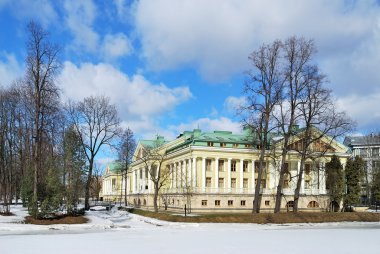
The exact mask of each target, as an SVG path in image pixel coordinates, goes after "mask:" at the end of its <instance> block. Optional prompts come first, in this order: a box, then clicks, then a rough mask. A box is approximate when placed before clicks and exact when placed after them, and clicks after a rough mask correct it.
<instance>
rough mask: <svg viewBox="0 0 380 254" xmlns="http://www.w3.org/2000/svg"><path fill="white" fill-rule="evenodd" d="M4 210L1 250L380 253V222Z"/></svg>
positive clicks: (5, 253)
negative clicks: (28, 218)
mask: <svg viewBox="0 0 380 254" xmlns="http://www.w3.org/2000/svg"><path fill="white" fill-rule="evenodd" d="M12 212H14V213H15V214H16V216H11V217H4V216H0V246H1V247H0V253H1V254H13V253H38V254H41V253H54V254H60V253H65V254H67V253H70V254H76V253H81V254H83V253H139V254H143V253H167V254H170V253H181V254H182V253H229V254H231V253H235V252H236V253H255V252H256V253H281V254H283V253H292V254H296V253H308V254H309V253H310V254H311V253H318V254H322V253H323V254H327V253H344V254H348V253H355V254H357V253H363V252H366V253H380V240H379V236H380V223H359V222H349V223H348V222H346V223H321V224H289V225H256V224H214V223H209V224H208V223H207V224H198V223H172V222H164V221H159V220H155V219H150V218H145V217H141V216H138V215H134V214H128V213H126V212H120V211H116V210H112V211H110V212H107V211H91V212H89V213H88V218H89V219H90V222H89V223H87V224H82V225H50V226H38V225H26V224H21V223H20V222H21V221H22V220H23V217H24V216H25V215H26V211H25V210H24V209H23V208H21V207H13V208H12Z"/></svg>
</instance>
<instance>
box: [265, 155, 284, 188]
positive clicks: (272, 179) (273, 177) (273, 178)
mask: <svg viewBox="0 0 380 254" xmlns="http://www.w3.org/2000/svg"><path fill="white" fill-rule="evenodd" d="M268 163H269V165H268V166H269V181H268V183H267V188H268V189H272V188H274V187H275V186H276V183H277V171H278V170H277V169H276V168H275V167H274V166H273V163H270V162H268ZM280 163H281V162H280ZM280 165H281V164H280ZM263 172H265V171H263Z"/></svg>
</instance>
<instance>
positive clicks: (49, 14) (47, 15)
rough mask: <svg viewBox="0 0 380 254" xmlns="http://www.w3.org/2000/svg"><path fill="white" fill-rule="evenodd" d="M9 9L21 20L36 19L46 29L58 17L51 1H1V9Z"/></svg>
mask: <svg viewBox="0 0 380 254" xmlns="http://www.w3.org/2000/svg"><path fill="white" fill-rule="evenodd" d="M4 7H9V8H10V11H11V12H12V13H13V14H14V15H15V16H16V17H17V18H18V19H20V20H25V19H26V20H28V19H36V20H38V21H39V22H40V23H41V24H42V25H43V26H44V27H46V26H48V25H49V24H50V23H51V22H54V21H56V20H57V18H58V15H57V12H56V11H55V9H54V6H53V4H52V3H51V1H49V0H34V1H30V0H19V1H11V0H1V1H0V8H4Z"/></svg>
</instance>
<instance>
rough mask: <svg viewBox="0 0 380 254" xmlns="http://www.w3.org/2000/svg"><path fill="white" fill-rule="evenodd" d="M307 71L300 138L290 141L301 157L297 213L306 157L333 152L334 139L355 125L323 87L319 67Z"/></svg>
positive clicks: (302, 96)
mask: <svg viewBox="0 0 380 254" xmlns="http://www.w3.org/2000/svg"><path fill="white" fill-rule="evenodd" d="M305 72H306V80H307V83H306V87H305V90H304V92H303V93H302V95H301V96H300V100H301V103H300V104H299V106H298V110H299V113H300V115H301V117H300V123H301V124H302V126H303V131H302V132H300V133H298V134H295V138H298V139H299V140H298V141H297V142H295V143H293V144H290V149H293V150H296V151H297V152H298V153H299V155H300V157H301V161H300V169H299V172H298V174H297V186H296V189H295V192H294V205H293V211H294V212H297V211H298V201H299V197H300V190H301V183H302V178H303V174H304V171H305V162H306V160H307V159H312V160H315V159H316V158H320V157H322V156H324V155H325V153H326V152H331V145H332V142H334V140H335V139H336V138H337V137H339V136H343V135H344V134H346V133H347V132H349V131H350V130H352V127H353V123H352V121H351V120H350V119H349V118H348V117H347V116H346V115H345V113H343V112H339V111H337V109H336V106H335V105H334V101H333V99H332V97H331V91H330V90H328V89H326V88H324V87H323V84H324V83H325V82H326V80H325V79H326V78H325V76H324V75H322V74H320V73H319V71H318V68H317V67H316V66H311V67H310V68H308V70H306V71H305ZM323 138H325V139H324V142H325V144H323V145H322V144H320V143H321V142H319V141H320V140H321V139H323ZM318 170H319V169H318ZM318 173H319V172H318Z"/></svg>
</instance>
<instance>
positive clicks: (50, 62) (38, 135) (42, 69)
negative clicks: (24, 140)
mask: <svg viewBox="0 0 380 254" xmlns="http://www.w3.org/2000/svg"><path fill="white" fill-rule="evenodd" d="M28 33H29V37H28V41H27V54H28V55H27V58H26V69H27V71H26V77H25V84H26V87H27V89H28V91H29V92H28V95H29V99H30V100H29V103H30V107H29V110H30V115H31V116H32V117H33V146H32V147H33V161H32V163H33V168H34V180H33V202H32V203H33V204H32V208H33V210H34V211H35V212H36V211H37V210H38V208H37V201H38V180H39V173H40V172H41V171H42V169H43V162H44V160H45V159H44V157H45V158H46V153H44V152H43V143H44V139H45V138H46V137H47V136H48V135H47V133H49V130H48V129H47V125H48V124H49V121H50V120H51V119H52V118H51V117H52V115H53V114H54V112H55V111H57V106H58V105H59V101H58V98H59V94H58V88H57V86H56V85H55V78H56V75H57V73H58V71H59V69H60V64H59V61H58V52H59V48H58V47H57V46H56V45H54V44H52V43H50V42H49V34H48V33H47V32H46V31H45V30H43V29H42V27H41V26H40V25H38V24H37V23H35V22H33V21H32V22H30V23H29V24H28Z"/></svg>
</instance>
